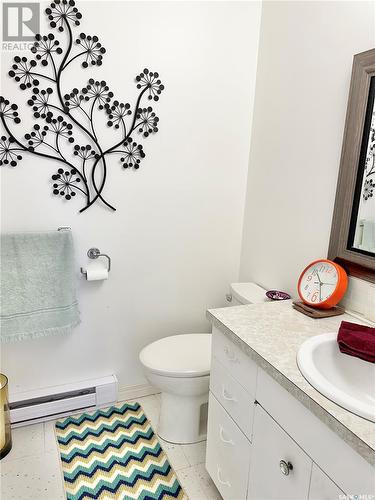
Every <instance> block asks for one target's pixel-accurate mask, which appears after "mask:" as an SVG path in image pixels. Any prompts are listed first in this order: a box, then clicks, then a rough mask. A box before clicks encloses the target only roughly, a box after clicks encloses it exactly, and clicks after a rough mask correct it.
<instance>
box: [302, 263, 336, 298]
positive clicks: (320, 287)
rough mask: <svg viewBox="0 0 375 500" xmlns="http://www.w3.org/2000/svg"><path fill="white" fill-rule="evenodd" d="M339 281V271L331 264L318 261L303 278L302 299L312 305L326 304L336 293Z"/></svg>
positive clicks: (307, 270)
mask: <svg viewBox="0 0 375 500" xmlns="http://www.w3.org/2000/svg"><path fill="white" fill-rule="evenodd" d="M338 279H339V277H338V274H337V270H336V268H335V266H334V265H333V264H331V263H330V262H327V261H318V262H315V263H313V264H311V266H309V267H308V268H307V269H306V270H305V272H304V273H303V275H302V277H301V281H300V284H299V293H300V295H301V298H302V299H304V300H306V302H309V303H311V304H319V303H321V302H325V301H326V300H327V299H329V298H330V297H331V295H332V294H333V293H334V292H335V290H336V288H337V284H338Z"/></svg>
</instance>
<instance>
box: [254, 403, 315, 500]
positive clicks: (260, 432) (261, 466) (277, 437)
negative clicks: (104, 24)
mask: <svg viewBox="0 0 375 500" xmlns="http://www.w3.org/2000/svg"><path fill="white" fill-rule="evenodd" d="M311 467H312V461H311V459H310V457H308V455H306V453H305V452H304V451H303V450H302V449H301V448H300V447H299V446H298V445H297V444H296V443H295V442H294V441H293V439H292V438H291V437H290V436H289V435H288V434H287V433H286V432H285V431H284V430H283V429H282V428H281V427H280V426H279V425H278V424H277V423H276V422H275V421H274V420H273V419H272V418H271V417H270V416H269V415H268V413H266V412H265V411H264V410H263V408H262V407H261V406H260V405H259V404H258V405H257V406H256V408H255V420H254V429H253V449H252V461H251V467H250V482H249V492H248V500H280V499H282V500H307V498H308V493H309V484H310V476H311Z"/></svg>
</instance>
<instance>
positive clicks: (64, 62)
mask: <svg viewBox="0 0 375 500" xmlns="http://www.w3.org/2000/svg"><path fill="white" fill-rule="evenodd" d="M45 13H46V15H47V17H48V20H49V25H50V27H51V28H52V29H54V30H55V31H56V32H57V33H56V34H54V33H49V34H48V35H43V36H42V35H39V34H38V35H36V36H35V42H34V44H33V46H32V48H31V52H32V54H33V56H32V58H31V59H28V58H26V57H19V56H16V57H15V58H14V64H13V65H12V68H11V69H10V71H9V76H10V77H11V78H12V79H13V80H14V81H15V82H17V84H18V85H19V89H20V90H21V91H27V92H28V93H29V94H30V95H29V97H28V99H27V104H28V105H29V106H30V108H31V110H32V112H33V116H34V118H35V120H36V123H35V124H34V125H33V127H32V130H31V131H30V132H29V133H27V134H25V135H24V136H23V137H17V134H16V133H15V131H14V129H15V128H16V127H15V126H14V125H17V124H19V123H21V117H20V116H19V114H20V113H19V110H18V106H17V105H16V104H14V103H12V102H10V100H8V99H5V98H4V97H2V96H0V120H1V124H2V127H3V128H4V135H2V136H1V140H0V165H9V166H11V167H15V166H16V165H17V164H18V162H19V161H20V160H22V157H23V155H24V154H25V153H26V154H31V155H34V156H37V157H42V158H47V159H50V160H54V161H55V162H58V164H59V165H60V168H58V169H57V172H54V173H53V175H52V176H51V187H52V192H53V194H55V195H57V196H59V197H60V198H62V199H64V200H72V199H73V198H74V197H75V196H76V195H80V196H82V197H83V198H84V200H85V205H84V206H83V208H81V210H80V212H83V211H85V210H87V209H88V208H89V207H91V206H92V205H93V204H94V203H96V202H98V201H100V202H102V203H104V205H106V206H107V207H108V208H110V209H111V210H116V209H115V208H114V207H113V206H112V205H111V204H110V203H109V202H108V201H107V200H106V199H105V197H104V194H103V190H104V186H105V183H106V179H107V174H108V160H109V158H110V157H111V155H116V157H117V158H118V159H119V163H120V165H122V167H123V168H125V169H126V168H133V169H138V168H139V166H140V163H141V161H142V160H143V158H145V153H144V150H143V146H142V144H140V143H139V141H138V139H137V138H136V137H135V135H136V134H138V135H139V136H140V137H142V138H144V139H146V138H147V137H149V136H150V135H151V134H155V133H156V132H158V126H159V118H158V117H157V116H156V114H155V112H154V110H153V108H152V107H151V106H149V105H147V104H146V102H147V101H158V100H159V95H160V94H161V92H162V91H163V90H164V85H163V84H162V83H161V81H160V79H159V74H158V73H157V72H153V71H149V70H148V69H144V70H143V71H142V72H141V73H140V74H139V75H138V76H137V77H136V78H135V82H136V87H137V89H138V96H137V99H136V103H135V106H134V107H133V108H132V107H131V105H130V104H129V103H123V102H120V101H119V100H116V99H114V94H113V92H112V91H111V90H110V88H109V86H108V85H107V83H106V82H105V81H104V80H101V81H98V80H95V79H93V78H90V79H89V80H88V83H87V85H86V86H85V87H84V88H82V89H81V90H79V89H78V88H73V89H72V90H69V91H67V90H66V89H63V88H62V76H63V74H64V71H65V70H66V69H67V68H68V66H70V65H71V64H77V63H78V62H79V61H80V62H81V67H82V68H83V69H87V68H89V67H90V66H100V65H101V64H102V61H103V57H104V54H105V53H106V50H105V48H104V47H103V46H102V44H101V43H100V42H99V39H98V37H97V36H91V35H86V34H85V33H80V34H79V35H78V36H77V37H74V36H73V29H74V28H76V27H77V26H79V25H80V24H81V20H82V14H81V13H80V12H79V11H78V9H77V7H76V6H75V2H74V1H73V0H55V1H54V2H52V3H51V4H50V6H49V7H48V8H47V9H46V10H45ZM57 35H61V36H64V41H62V40H60V39H58V36H57ZM143 101H146V102H145V103H144V102H143ZM98 113H102V114H104V117H105V120H106V122H107V126H108V127H111V128H112V130H113V137H115V140H114V139H113V141H114V143H113V144H112V145H111V146H109V147H104V146H102V145H101V141H100V140H99V134H98V131H97V128H96V124H95V123H96V121H97V114H98ZM77 131H78V135H79V137H82V136H83V137H84V138H85V139H84V143H83V144H76V143H75V140H76V137H77V134H76V132H77ZM67 148H69V155H70V156H68V154H67V153H66V149H67ZM98 178H99V180H98Z"/></svg>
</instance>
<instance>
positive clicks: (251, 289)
mask: <svg viewBox="0 0 375 500" xmlns="http://www.w3.org/2000/svg"><path fill="white" fill-rule="evenodd" d="M227 301H228V302H229V304H228V305H229V306H240V305H245V304H258V303H260V302H268V301H269V299H268V298H267V297H266V290H265V289H264V288H262V287H261V286H259V285H257V284H256V283H232V284H231V285H230V293H229V294H228V295H227Z"/></svg>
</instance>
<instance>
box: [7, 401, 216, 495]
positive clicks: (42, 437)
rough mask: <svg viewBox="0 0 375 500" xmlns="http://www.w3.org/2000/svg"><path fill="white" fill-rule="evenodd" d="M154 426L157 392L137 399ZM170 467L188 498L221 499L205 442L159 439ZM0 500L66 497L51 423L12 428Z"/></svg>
mask: <svg viewBox="0 0 375 500" xmlns="http://www.w3.org/2000/svg"><path fill="white" fill-rule="evenodd" d="M137 401H138V402H139V403H140V404H141V405H142V407H143V409H144V411H145V413H146V415H147V417H148V418H149V419H150V421H151V423H152V425H153V427H154V429H155V428H156V424H157V420H158V416H159V404H160V398H159V396H158V395H155V396H147V397H144V398H138V399H137ZM160 443H161V445H162V447H163V449H164V451H165V452H166V453H167V455H168V458H169V461H170V464H171V466H172V467H173V468H174V469H175V471H176V473H177V476H178V477H179V479H180V482H181V485H182V486H183V488H184V489H185V492H186V494H187V495H188V497H189V499H190V500H220V499H221V496H220V494H219V492H218V491H217V489H216V488H215V485H214V484H213V482H212V480H211V479H210V477H209V476H208V474H207V472H206V469H205V466H204V460H205V451H206V443H205V442H202V443H197V444H190V445H172V444H170V443H167V442H165V441H163V440H162V439H161V440H160ZM0 469H1V490H0V498H1V500H13V499H17V500H61V499H62V500H63V499H65V495H64V489H63V482H62V476H61V469H60V465H59V455H58V450H57V446H56V443H55V436H54V422H53V421H51V422H45V423H41V424H34V425H30V426H27V427H20V428H18V429H14V431H13V448H12V451H11V452H10V454H9V455H8V456H7V457H5V458H4V459H3V460H2V461H1V464H0Z"/></svg>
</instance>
